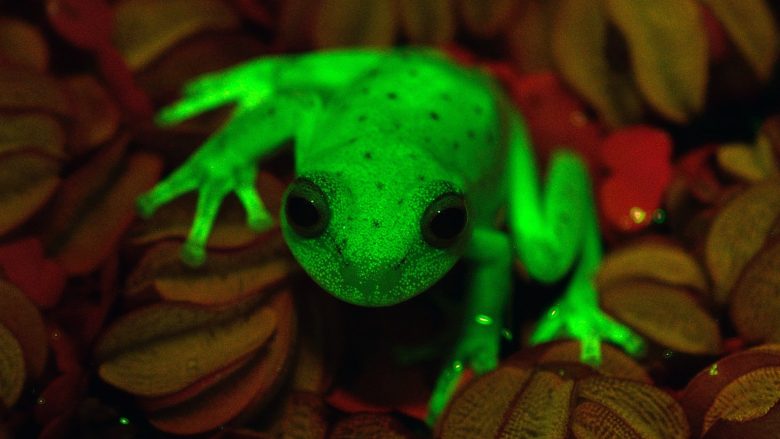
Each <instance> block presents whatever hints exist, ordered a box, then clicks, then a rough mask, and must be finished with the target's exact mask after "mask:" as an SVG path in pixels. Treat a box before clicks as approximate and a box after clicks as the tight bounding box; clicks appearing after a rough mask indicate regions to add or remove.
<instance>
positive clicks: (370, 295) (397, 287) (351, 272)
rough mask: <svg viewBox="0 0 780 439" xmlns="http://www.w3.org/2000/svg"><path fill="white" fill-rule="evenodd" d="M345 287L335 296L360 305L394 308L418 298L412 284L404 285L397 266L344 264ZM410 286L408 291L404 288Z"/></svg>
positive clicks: (341, 268)
mask: <svg viewBox="0 0 780 439" xmlns="http://www.w3.org/2000/svg"><path fill="white" fill-rule="evenodd" d="M339 272H340V273H339V274H340V275H341V276H340V277H341V285H340V286H339V288H338V293H336V292H333V294H334V295H336V296H337V297H339V298H340V299H342V300H344V301H345V302H349V303H352V304H354V305H359V306H369V307H379V306H391V305H395V304H397V303H400V302H403V301H405V300H408V299H410V298H411V297H412V296H414V295H416V293H417V291H415V290H413V289H412V288H410V287H411V285H408V283H406V284H405V283H403V282H402V277H403V273H402V272H401V269H400V267H399V266H398V264H396V265H395V266H379V267H366V266H364V265H358V264H341V265H340V267H339ZM404 285H406V288H404Z"/></svg>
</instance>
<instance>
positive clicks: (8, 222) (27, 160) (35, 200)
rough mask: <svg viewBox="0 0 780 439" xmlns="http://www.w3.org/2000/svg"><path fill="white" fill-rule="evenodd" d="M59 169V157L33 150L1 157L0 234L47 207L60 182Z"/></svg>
mask: <svg viewBox="0 0 780 439" xmlns="http://www.w3.org/2000/svg"><path fill="white" fill-rule="evenodd" d="M59 170H60V165H59V163H58V162H57V161H56V160H55V159H53V158H51V157H48V156H44V155H40V154H37V153H33V152H19V153H11V154H4V155H2V156H0V206H3V208H2V209H0V234H3V233H5V232H7V231H9V230H11V229H13V228H15V227H16V226H18V225H19V224H21V223H23V222H24V221H26V220H27V219H28V218H29V217H30V216H32V215H33V214H34V213H35V212H37V211H38V209H40V208H41V207H42V206H43V204H44V203H45V202H46V201H47V200H48V199H49V197H51V196H52V194H53V193H54V191H55V190H56V189H57V186H58V185H59V183H60V178H59V176H58V174H59Z"/></svg>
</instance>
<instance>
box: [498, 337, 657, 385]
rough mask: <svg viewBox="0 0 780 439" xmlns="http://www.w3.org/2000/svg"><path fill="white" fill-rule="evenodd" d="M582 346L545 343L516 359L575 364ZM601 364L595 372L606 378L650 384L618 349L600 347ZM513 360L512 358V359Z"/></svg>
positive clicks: (578, 344) (605, 345) (645, 376)
mask: <svg viewBox="0 0 780 439" xmlns="http://www.w3.org/2000/svg"><path fill="white" fill-rule="evenodd" d="M581 353H582V346H581V344H580V342H578V341H572V340H560V341H556V342H553V343H545V344H542V345H539V346H537V347H534V348H532V349H526V350H523V351H522V352H521V353H520V354H519V355H518V356H517V358H522V359H526V358H528V359H530V360H532V361H533V362H534V363H535V364H540V365H545V364H552V363H577V362H578V361H579V360H580V355H581ZM601 355H602V357H601V364H599V366H598V367H597V368H596V370H597V371H598V372H599V373H601V374H603V375H606V376H611V377H617V378H623V379H627V380H633V381H639V382H643V383H647V384H651V383H652V381H651V380H650V376H649V375H648V374H647V371H645V370H644V369H643V368H642V366H640V365H639V364H638V363H637V362H636V361H634V359H633V358H631V357H629V356H628V355H626V354H625V353H624V352H623V351H621V350H620V349H618V348H616V347H614V346H612V345H610V344H606V343H604V344H602V345H601ZM513 358H514V357H513Z"/></svg>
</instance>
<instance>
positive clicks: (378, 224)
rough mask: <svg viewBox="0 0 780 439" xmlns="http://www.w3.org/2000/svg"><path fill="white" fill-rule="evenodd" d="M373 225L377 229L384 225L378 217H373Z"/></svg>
mask: <svg viewBox="0 0 780 439" xmlns="http://www.w3.org/2000/svg"><path fill="white" fill-rule="evenodd" d="M371 226H372V227H373V228H375V229H378V228H380V227H382V223H380V222H379V220H378V219H373V220H371Z"/></svg>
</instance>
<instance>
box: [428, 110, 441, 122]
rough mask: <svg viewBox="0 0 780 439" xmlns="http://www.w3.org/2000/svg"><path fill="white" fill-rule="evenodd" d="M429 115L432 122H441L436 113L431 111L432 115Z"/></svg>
mask: <svg viewBox="0 0 780 439" xmlns="http://www.w3.org/2000/svg"><path fill="white" fill-rule="evenodd" d="M428 115H429V116H430V117H431V119H432V120H439V113H437V112H435V111H431V112H430V113H428Z"/></svg>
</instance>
